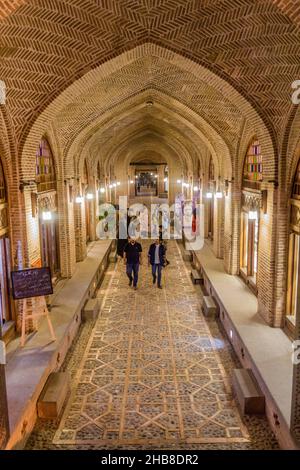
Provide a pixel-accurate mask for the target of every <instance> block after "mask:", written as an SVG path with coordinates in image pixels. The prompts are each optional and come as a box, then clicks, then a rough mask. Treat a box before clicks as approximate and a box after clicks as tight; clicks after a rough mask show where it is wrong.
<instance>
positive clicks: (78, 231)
mask: <svg viewBox="0 0 300 470" xmlns="http://www.w3.org/2000/svg"><path fill="white" fill-rule="evenodd" d="M79 184H80V183H79ZM77 191H78V188H77ZM76 194H77V192H76V191H75V197H76ZM85 223H86V221H85V203H84V201H82V202H81V203H80V204H79V203H76V202H75V203H74V228H75V245H76V261H77V262H78V261H83V260H84V258H85V256H86V229H85Z"/></svg>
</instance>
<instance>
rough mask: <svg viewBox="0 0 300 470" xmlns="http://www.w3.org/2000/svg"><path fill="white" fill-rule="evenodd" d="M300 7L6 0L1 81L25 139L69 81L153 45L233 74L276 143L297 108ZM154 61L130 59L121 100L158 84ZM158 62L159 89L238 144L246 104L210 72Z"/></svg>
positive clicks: (264, 1)
mask: <svg viewBox="0 0 300 470" xmlns="http://www.w3.org/2000/svg"><path fill="white" fill-rule="evenodd" d="M294 3H295V2H293V0H291V1H289V2H285V1H281V0H64V1H61V0H28V1H26V0H14V1H12V0H11V1H10V0H5V1H2V2H0V79H1V80H4V81H5V82H6V85H7V90H8V94H7V109H8V112H9V114H10V116H11V119H12V122H13V124H14V127H15V132H16V134H17V136H18V140H19V141H22V140H23V139H24V137H25V136H26V135H27V133H28V131H29V129H30V127H31V125H32V123H33V122H34V121H35V119H36V118H37V116H38V115H39V114H40V113H41V112H42V111H43V110H44V109H45V108H46V106H47V105H49V104H50V103H51V102H52V101H53V99H54V98H56V97H57V96H59V95H60V94H61V93H62V92H63V91H64V90H65V89H66V88H67V87H68V86H69V85H70V84H72V83H73V82H74V81H76V80H77V79H79V78H81V77H82V76H83V75H84V74H86V73H87V72H89V71H90V70H92V69H94V68H95V67H97V66H99V65H101V64H103V63H105V62H106V61H108V60H110V59H112V58H115V57H117V56H118V55H120V54H121V53H123V52H125V51H128V50H131V49H133V48H134V47H136V46H138V45H141V44H144V43H145V42H150V43H154V44H157V45H159V46H161V47H164V48H167V49H169V50H172V51H174V52H176V53H178V54H181V55H183V56H185V57H187V58H189V59H191V60H193V61H195V62H197V63H198V64H200V65H202V66H204V67H206V68H207V69H209V70H211V71H212V72H214V73H215V74H216V75H218V76H220V77H221V78H223V79H225V80H226V81H227V82H229V83H230V84H231V85H232V86H233V87H234V88H235V89H236V90H237V91H238V92H239V93H240V94H242V95H243V96H244V97H245V98H246V99H247V100H248V101H249V102H250V103H251V104H252V105H253V106H254V107H255V109H256V110H257V112H258V113H259V114H260V116H261V117H262V119H263V120H264V122H265V124H266V125H267V127H268V128H269V129H270V131H271V133H272V134H273V138H274V139H275V138H276V137H275V136H280V135H281V134H282V132H283V129H284V127H285V125H286V123H287V120H288V117H289V115H290V113H291V112H293V106H292V103H291V83H292V82H293V81H294V80H296V79H298V78H300V65H299V57H298V54H299V42H300V27H299V24H300V15H299V14H298V13H297V12H298V7H297V4H298V3H299V2H296V4H295V5H294V9H292V10H291V9H290V7H289V6H290V5H291V4H294ZM148 65H149V64H148ZM148 65H147V64H146V62H145V61H144V62H143V60H141V61H140V62H139V63H136V64H134V65H132V64H131V65H128V67H127V69H126V70H123V71H122V73H124V72H126V75H124V74H123V75H121V72H120V73H119V75H118V76H117V75H116V76H115V82H114V83H115V84H116V85H115V90H114V96H116V95H117V97H118V98H119V99H121V98H122V96H121V95H122V90H123V91H124V88H126V87H127V89H126V90H127V92H128V93H127V95H128V96H130V95H134V94H135V93H138V92H140V91H142V90H144V89H145V88H146V87H147V86H149V83H148V82H147V80H149V73H148V72H149V68H147V67H148ZM151 67H152V69H151V70H152V75H151V77H152V78H151V85H152V86H154V87H155V88H156V89H158V90H162V89H164V90H165V91H167V89H168V90H169V91H170V92H173V93H174V94H177V95H178V96H179V98H180V99H181V100H182V101H183V102H184V103H185V104H187V105H189V106H190V107H191V108H193V109H194V110H195V111H197V112H198V113H201V115H203V117H204V118H205V119H207V121H208V122H209V123H210V124H211V125H212V126H213V127H214V129H216V131H217V132H219V133H221V134H223V135H224V139H225V141H227V142H231V141H232V139H233V138H234V135H233V134H234V132H235V131H236V130H237V128H238V126H239V125H240V123H241V116H240V115H239V112H238V109H235V108H234V107H233V106H232V104H230V103H229V102H228V103H226V96H223V97H222V96H220V94H218V93H217V92H216V91H214V90H213V89H212V87H210V86H209V84H204V83H203V82H201V77H199V80H200V81H199V83H198V84H197V83H195V82H191V80H190V78H189V77H188V76H183V74H182V73H178V72H179V71H178V70H176V66H174V65H173V66H172V67H173V68H172V70H170V67H169V66H168V64H166V63H165V62H164V61H162V60H161V61H159V60H156V61H152V65H151ZM146 70H147V73H148V75H147V74H146V73H145V71H146ZM124 77H125V78H124ZM126 77H127V82H126V83H125V84H124V79H125V81H126ZM147 77H148V78H147ZM122 80H123V83H121V82H122ZM111 83H112V82H111ZM184 84H185V85H186V86H185V87H184ZM204 85H205V86H204ZM110 86H112V85H110ZM118 86H121V88H117V87H118ZM130 87H132V88H131V90H129V88H130ZM183 87H184V88H183ZM198 90H200V92H198ZM191 97H193V99H192V98H191ZM195 97H196V98H195ZM204 102H205V106H204V105H203V103H204ZM112 104H113V103H112ZM74 106H76V104H74ZM77 106H78V103H77ZM225 108H226V109H227V111H226V113H227V114H226V116H228V110H229V115H230V116H229V118H228V117H227V118H226V119H225V115H223V114H222V110H223V109H225ZM66 112H67V111H66ZM80 112H82V113H83V114H82V116H83V117H84V119H87V120H88V119H90V118H91V113H90V110H89V109H88V107H86V109H84V110H83V111H82V109H81V110H80ZM85 113H86V114H85ZM70 119H71V117H70ZM62 125H64V124H63V123H62ZM224 126H225V127H224ZM68 132H70V131H68ZM68 132H67V135H69V133H68ZM69 137H70V135H69Z"/></svg>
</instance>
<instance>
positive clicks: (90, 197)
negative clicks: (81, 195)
mask: <svg viewBox="0 0 300 470" xmlns="http://www.w3.org/2000/svg"><path fill="white" fill-rule="evenodd" d="M86 198H87V200H88V201H91V200H92V199H94V194H93V193H87V194H86Z"/></svg>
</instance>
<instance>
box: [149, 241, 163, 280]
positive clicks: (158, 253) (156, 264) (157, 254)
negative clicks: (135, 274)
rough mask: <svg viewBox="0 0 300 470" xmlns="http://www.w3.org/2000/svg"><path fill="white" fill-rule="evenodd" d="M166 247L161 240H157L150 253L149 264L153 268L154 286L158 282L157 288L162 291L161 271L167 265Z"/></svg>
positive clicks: (151, 246) (150, 248)
mask: <svg viewBox="0 0 300 470" xmlns="http://www.w3.org/2000/svg"><path fill="white" fill-rule="evenodd" d="M165 255H166V251H165V247H164V245H163V244H162V243H161V241H160V240H159V238H158V239H157V240H155V243H152V244H151V245H150V247H149V251H148V264H151V266H152V277H153V284H155V283H156V281H157V287H158V288H159V289H162V286H161V271H162V268H163V267H164V265H165Z"/></svg>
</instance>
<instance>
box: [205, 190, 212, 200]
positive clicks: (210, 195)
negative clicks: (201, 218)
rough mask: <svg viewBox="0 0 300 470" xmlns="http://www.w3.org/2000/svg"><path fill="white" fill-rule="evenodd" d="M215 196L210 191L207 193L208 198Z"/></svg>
mask: <svg viewBox="0 0 300 470" xmlns="http://www.w3.org/2000/svg"><path fill="white" fill-rule="evenodd" d="M212 197H213V193H211V192H210V191H209V192H207V193H206V199H212Z"/></svg>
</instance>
